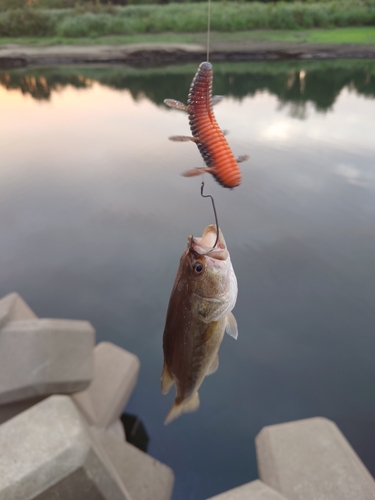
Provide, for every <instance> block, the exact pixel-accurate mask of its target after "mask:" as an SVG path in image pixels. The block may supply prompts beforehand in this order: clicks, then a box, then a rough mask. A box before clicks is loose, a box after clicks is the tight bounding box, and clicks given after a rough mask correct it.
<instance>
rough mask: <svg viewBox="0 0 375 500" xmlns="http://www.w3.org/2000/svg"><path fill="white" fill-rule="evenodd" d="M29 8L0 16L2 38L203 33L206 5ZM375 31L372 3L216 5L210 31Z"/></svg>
mask: <svg viewBox="0 0 375 500" xmlns="http://www.w3.org/2000/svg"><path fill="white" fill-rule="evenodd" d="M85 9H86V8H85V7H84V6H77V7H76V8H71V9H40V8H34V7H31V8H30V7H28V8H23V9H16V10H10V11H4V12H2V13H0V37H23V36H42V37H43V36H44V37H58V38H85V37H86V38H95V37H100V36H110V35H112V36H113V35H121V36H126V35H135V34H143V33H163V32H170V31H172V32H174V33H185V32H195V33H196V32H204V31H205V30H206V28H207V4H206V3H189V4H188V3H174V4H173V3H172V4H168V5H134V6H132V5H130V6H127V7H114V6H106V7H105V10H103V9H104V7H100V8H99V7H95V6H93V7H92V9H91V10H87V9H86V10H85ZM349 26H375V0H362V1H359V0H350V1H349V0H340V1H327V2H320V3H319V2H318V3H300V2H295V3H285V2H279V3H260V2H251V3H243V2H215V3H213V4H212V10H211V28H212V30H213V31H219V32H238V31H245V30H261V29H271V30H301V29H302V30H306V29H313V28H326V29H327V28H333V27H349Z"/></svg>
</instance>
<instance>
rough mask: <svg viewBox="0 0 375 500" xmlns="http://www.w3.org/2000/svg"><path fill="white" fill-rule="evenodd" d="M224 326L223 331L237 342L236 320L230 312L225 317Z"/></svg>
mask: <svg viewBox="0 0 375 500" xmlns="http://www.w3.org/2000/svg"><path fill="white" fill-rule="evenodd" d="M226 320H227V322H226V324H225V331H226V332H227V334H228V335H230V336H231V337H233V338H234V339H236V340H237V337H238V327H237V321H236V318H235V317H234V316H233V314H232V313H231V312H230V313H229V314H228V316H227V317H226Z"/></svg>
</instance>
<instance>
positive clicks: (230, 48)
mask: <svg viewBox="0 0 375 500" xmlns="http://www.w3.org/2000/svg"><path fill="white" fill-rule="evenodd" d="M205 58H206V49H205V47H204V45H198V44H197V45H194V44H175V43H153V44H150V43H148V44H147V43H144V44H142V43H137V44H128V45H82V46H79V45H72V46H58V45H57V46H50V47H32V46H21V45H4V46H2V47H1V48H0V67H1V68H9V67H22V66H27V65H54V64H82V63H83V64H88V63H123V64H124V63H125V64H128V65H133V66H151V65H161V64H167V63H177V62H188V61H189V62H193V61H201V60H204V59H205ZM333 58H346V59H349V58H353V59H355V58H375V45H362V44H342V45H339V44H308V43H295V42H290V43H288V42H253V41H247V42H214V43H212V46H211V54H210V59H211V60H212V61H254V60H277V59H333Z"/></svg>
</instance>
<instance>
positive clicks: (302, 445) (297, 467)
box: [255, 417, 375, 500]
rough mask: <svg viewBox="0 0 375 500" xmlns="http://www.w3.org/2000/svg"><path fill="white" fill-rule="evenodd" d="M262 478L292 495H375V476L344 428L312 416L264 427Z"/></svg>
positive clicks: (351, 499)
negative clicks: (352, 445) (341, 429)
mask: <svg viewBox="0 0 375 500" xmlns="http://www.w3.org/2000/svg"><path fill="white" fill-rule="evenodd" d="M255 444H256V451H257V460H258V471H259V477H260V479H261V480H262V481H264V482H265V483H266V484H268V485H269V486H271V487H272V488H274V489H275V490H277V491H279V492H280V493H281V494H283V495H284V496H286V497H287V498H288V499H289V500H317V499H324V500H374V499H375V481H374V479H373V477H372V476H371V474H370V473H369V472H368V470H367V469H366V467H365V466H364V465H363V463H362V462H361V460H360V459H359V458H358V456H357V455H356V453H355V452H354V450H353V449H352V447H351V446H350V444H349V443H348V441H347V440H346V439H345V437H344V436H343V434H342V433H341V432H340V430H339V429H338V427H337V426H336V425H335V424H334V423H333V422H332V421H330V420H327V419H325V418H320V417H319V418H318V417H317V418H309V419H307V420H299V421H296V422H288V423H285V424H279V425H272V426H269V427H264V428H263V429H262V430H261V431H260V433H259V434H258V436H257V437H256V440H255Z"/></svg>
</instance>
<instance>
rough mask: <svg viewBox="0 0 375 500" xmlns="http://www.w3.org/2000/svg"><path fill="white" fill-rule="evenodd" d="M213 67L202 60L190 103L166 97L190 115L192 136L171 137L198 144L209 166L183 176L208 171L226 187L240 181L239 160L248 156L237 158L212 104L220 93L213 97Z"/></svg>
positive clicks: (192, 84)
mask: <svg viewBox="0 0 375 500" xmlns="http://www.w3.org/2000/svg"><path fill="white" fill-rule="evenodd" d="M212 81H213V70H212V64H211V63H209V62H208V61H204V62H202V63H201V64H200V65H199V67H198V70H197V72H196V74H195V76H194V78H193V81H192V83H191V85H190V90H189V95H188V100H187V105H185V104H183V103H182V102H180V101H176V100H175V99H164V103H165V104H166V105H167V106H170V107H172V108H176V109H182V110H184V111H187V112H188V114H189V123H190V129H191V132H192V134H193V136H192V137H190V136H181V135H176V136H171V137H169V139H170V140H172V141H179V142H185V141H193V142H195V143H196V145H197V146H198V149H199V151H200V153H201V155H202V158H203V160H204V162H205V164H206V165H207V167H198V168H193V169H190V170H187V171H185V172H183V174H182V175H183V176H185V177H192V176H195V175H200V174H202V173H205V172H208V173H210V174H212V175H213V176H214V178H215V179H216V180H217V181H218V182H219V184H221V185H222V186H223V187H226V188H231V189H232V188H234V187H237V186H239V185H240V184H241V171H240V168H239V166H238V163H240V162H243V161H245V160H247V159H248V158H249V157H248V156H247V155H242V156H238V157H235V156H234V155H233V153H232V150H231V149H230V147H229V144H228V142H227V140H226V138H225V136H224V132H223V131H222V130H221V129H220V127H219V125H218V124H217V122H216V119H215V116H214V113H213V105H214V104H216V103H217V102H219V101H220V100H221V96H214V97H212Z"/></svg>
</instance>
